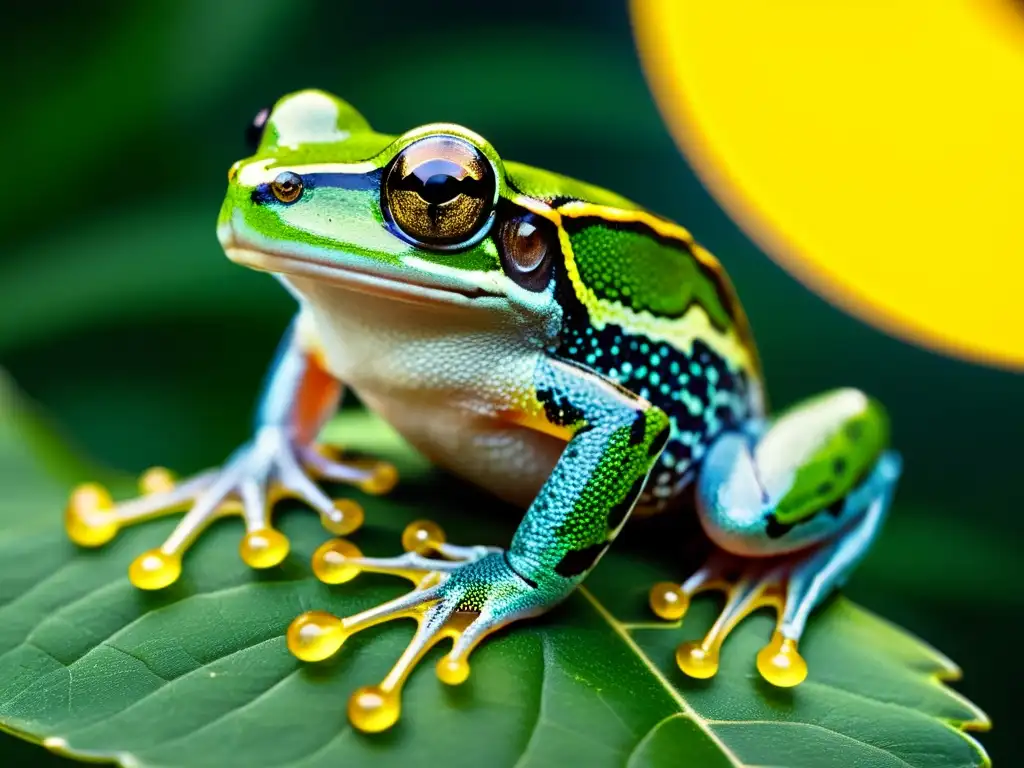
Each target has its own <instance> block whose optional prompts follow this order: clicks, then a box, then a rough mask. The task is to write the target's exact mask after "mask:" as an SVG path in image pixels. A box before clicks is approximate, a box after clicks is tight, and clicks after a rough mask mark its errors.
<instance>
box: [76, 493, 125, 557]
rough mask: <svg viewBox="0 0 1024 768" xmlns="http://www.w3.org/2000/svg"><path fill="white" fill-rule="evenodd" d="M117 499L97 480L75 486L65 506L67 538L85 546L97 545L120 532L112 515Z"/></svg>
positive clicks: (104, 542)
mask: <svg viewBox="0 0 1024 768" xmlns="http://www.w3.org/2000/svg"><path fill="white" fill-rule="evenodd" d="M113 507H114V502H113V500H112V499H111V498H110V494H109V493H108V492H107V489H106V488H104V487H103V486H102V485H99V484H98V483H85V484H84V485H80V486H78V487H77V488H75V489H74V490H73V491H72V492H71V497H70V498H69V499H68V506H67V508H66V509H65V510H64V529H65V530H66V531H67V534H68V538H69V539H71V540H72V541H73V542H75V544H78V545H79V546H82V547H98V546H100V545H101V544H106V543H107V542H108V541H110V540H111V539H112V538H114V536H116V535H117V529H118V525H117V521H116V520H114V519H113V517H112V516H111V515H110V510H111V509H113Z"/></svg>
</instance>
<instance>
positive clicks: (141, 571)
mask: <svg viewBox="0 0 1024 768" xmlns="http://www.w3.org/2000/svg"><path fill="white" fill-rule="evenodd" d="M179 576H181V558H180V557H179V556H178V555H168V554H167V553H166V552H161V551H160V550H159V549H151V550H149V552H143V553H142V554H141V555H139V556H138V557H137V558H135V560H134V561H132V564H131V565H130V566H128V579H129V580H130V581H131V583H132V584H134V585H135V586H136V587H138V588H139V589H163V588H164V587H166V586H168V585H169V584H173V583H174V582H176V581H177V580H178V577H179Z"/></svg>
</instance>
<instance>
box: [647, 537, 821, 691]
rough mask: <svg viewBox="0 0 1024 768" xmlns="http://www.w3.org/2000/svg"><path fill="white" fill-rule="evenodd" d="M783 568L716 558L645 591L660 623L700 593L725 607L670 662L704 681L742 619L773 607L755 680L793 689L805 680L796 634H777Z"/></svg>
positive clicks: (715, 669) (782, 603) (677, 615)
mask: <svg viewBox="0 0 1024 768" xmlns="http://www.w3.org/2000/svg"><path fill="white" fill-rule="evenodd" d="M786 577H787V567H786V566H785V565H783V564H780V563H777V562H773V563H772V564H771V565H770V566H769V565H768V564H765V563H761V562H758V561H753V562H749V561H748V562H746V563H744V562H742V561H741V559H740V558H733V557H730V556H728V555H725V554H723V553H716V555H715V556H713V557H712V558H711V559H710V560H709V561H708V562H707V564H705V565H704V566H703V567H702V568H701V569H700V570H698V571H697V572H696V573H694V574H693V575H692V576H690V578H688V579H687V580H686V581H684V582H683V583H682V584H674V583H672V582H661V583H659V584H655V585H654V586H653V587H652V588H651V592H650V604H651V609H652V610H653V611H654V612H655V613H656V614H657V615H658V616H660V617H661V618H663V619H669V620H673V621H679V620H681V619H682V618H683V616H684V615H685V614H686V610H687V608H688V607H689V605H690V600H691V598H692V597H693V596H694V595H696V594H698V593H700V592H706V591H712V590H720V591H722V592H724V593H725V598H726V599H725V606H724V607H723V608H722V611H721V613H720V614H719V615H718V618H717V619H716V620H715V623H714V624H712V626H711V629H709V630H708V632H707V634H706V635H705V636H704V639H703V640H701V641H700V642H685V643H682V644H681V645H680V646H679V647H678V648H677V649H676V663H677V664H678V665H679V668H680V669H681V670H682V671H683V672H685V673H686V674H687V675H689V676H690V677H696V678H701V679H703V678H708V677H713V676H714V675H715V673H717V672H718V661H719V654H720V652H721V648H722V643H723V642H724V641H725V638H726V637H728V635H729V633H730V632H732V630H733V628H734V627H736V625H738V624H739V623H740V621H742V620H743V619H744V618H745V617H747V616H748V615H750V614H751V613H753V612H754V611H756V610H758V609H759V608H763V607H766V606H767V607H771V608H774V609H775V610H776V611H777V613H778V617H779V618H778V625H777V627H776V631H775V633H774V635H773V636H772V639H771V642H769V644H768V645H767V646H765V647H764V648H763V649H762V650H761V652H760V653H759V654H758V656H757V668H758V670H759V671H760V673H761V675H762V676H763V677H764V678H765V679H766V680H767V681H768V682H770V683H772V684H773V685H777V686H782V687H789V686H793V685H798V684H799V683H801V682H803V680H804V678H806V677H807V664H806V663H805V662H804V660H803V658H802V657H801V656H800V653H799V651H798V650H797V643H798V641H799V639H800V638H799V635H798V634H797V635H796V636H788V637H787V636H785V635H784V634H782V616H783V614H784V607H785V602H786V600H785V595H786V580H787V579H786Z"/></svg>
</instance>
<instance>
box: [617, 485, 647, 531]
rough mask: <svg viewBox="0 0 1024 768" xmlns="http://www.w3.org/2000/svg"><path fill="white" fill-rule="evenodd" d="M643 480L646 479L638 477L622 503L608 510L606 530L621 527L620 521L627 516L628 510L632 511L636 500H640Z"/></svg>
mask: <svg viewBox="0 0 1024 768" xmlns="http://www.w3.org/2000/svg"><path fill="white" fill-rule="evenodd" d="M645 480H647V478H646V477H638V478H637V479H636V480H635V481H634V483H633V486H632V487H631V488H630V489H629V491H627V492H626V495H625V496H624V497H623V498H622V501H620V502H619V503H618V504H616V505H615V506H614V507H612V508H611V509H610V510H608V530H610V531H614V530H615V529H616V528H618V527H619V526H620V525H622V521H623V520H625V519H626V515H628V514H629V510H630V509H632V507H633V505H634V504H635V503H636V500H637V499H639V498H640V493H641V492H642V491H643V489H644V481H645Z"/></svg>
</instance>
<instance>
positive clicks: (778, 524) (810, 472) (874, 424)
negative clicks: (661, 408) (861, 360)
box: [697, 389, 898, 557]
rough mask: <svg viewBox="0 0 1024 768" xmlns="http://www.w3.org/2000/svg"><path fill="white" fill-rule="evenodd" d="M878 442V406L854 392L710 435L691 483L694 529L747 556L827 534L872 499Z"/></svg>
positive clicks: (881, 441) (881, 440) (800, 545)
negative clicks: (753, 429)
mask: <svg viewBox="0 0 1024 768" xmlns="http://www.w3.org/2000/svg"><path fill="white" fill-rule="evenodd" d="M887 438H888V428H887V421H886V417H885V413H884V411H883V410H882V409H881V407H880V406H879V405H878V404H877V403H875V402H874V401H872V400H871V399H870V398H868V397H867V396H866V395H864V394H863V393H861V392H859V391H858V390H855V389H842V390H837V391H834V392H830V393H827V394H824V395H820V396H818V397H816V398H813V399H811V400H808V401H805V402H804V403H802V404H800V405H798V406H796V407H794V408H792V409H790V410H788V411H786V412H785V413H783V414H781V415H780V416H779V417H778V418H776V419H775V420H774V421H773V422H771V423H769V424H768V425H767V426H766V427H765V428H764V429H762V430H760V433H759V434H750V433H738V432H734V433H727V434H724V435H722V436H720V437H719V438H718V439H717V440H716V442H715V443H714V444H713V445H712V446H711V448H710V450H709V451H708V454H707V455H706V457H705V460H704V463H703V466H702V468H701V476H700V478H699V481H698V486H697V508H698V512H699V515H700V519H701V523H702V524H703V526H704V530H705V531H706V532H707V534H708V536H709V537H710V538H711V539H712V541H714V542H715V543H716V544H717V545H718V546H720V547H722V548H723V549H725V550H727V551H729V552H732V553H734V554H737V555H743V556H747V557H751V556H753V557H757V556H770V555H778V554H784V553H787V552H794V551H797V550H802V549H805V548H807V547H810V546H812V545H814V544H817V543H819V542H822V541H825V540H827V539H830V538H832V537H833V536H835V535H836V533H837V532H839V531H840V530H842V529H844V528H846V527H847V526H848V525H849V524H850V523H851V521H852V520H854V519H856V518H858V517H860V516H861V515H863V514H864V513H865V511H866V510H867V508H868V505H869V503H870V498H871V497H873V496H875V495H877V492H878V489H877V487H876V486H877V485H878V478H876V477H873V473H874V472H875V470H876V469H877V465H878V463H879V461H880V459H881V457H882V456H883V451H884V450H885V445H886V441H887ZM887 471H888V468H887ZM897 472H898V470H897ZM858 489H859V490H858ZM864 491H870V492H868V493H865V492H864Z"/></svg>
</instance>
